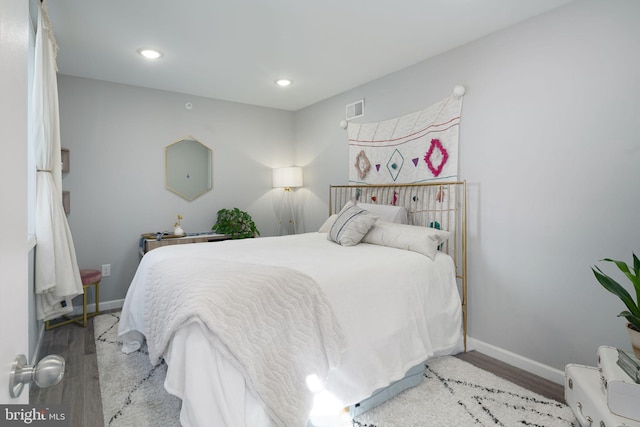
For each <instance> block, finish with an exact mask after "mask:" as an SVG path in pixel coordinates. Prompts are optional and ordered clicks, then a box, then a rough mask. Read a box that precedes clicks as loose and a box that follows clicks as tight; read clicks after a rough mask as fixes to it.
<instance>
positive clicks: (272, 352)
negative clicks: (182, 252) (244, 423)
mask: <svg viewBox="0 0 640 427" xmlns="http://www.w3.org/2000/svg"><path fill="white" fill-rule="evenodd" d="M185 271H187V272H189V274H185ZM149 277H150V282H151V283H153V286H148V287H147V300H146V301H147V307H146V311H145V325H146V328H147V334H146V338H147V344H148V348H149V357H150V359H151V361H152V363H154V364H155V363H159V362H160V358H161V357H162V355H163V354H164V353H165V350H166V348H167V346H168V344H169V341H170V340H171V338H172V337H173V335H174V334H175V332H176V331H177V330H178V329H180V328H181V327H182V326H184V325H185V324H187V323H189V322H191V321H193V320H199V321H201V322H202V324H203V325H204V326H206V329H207V330H208V331H210V332H212V333H213V334H214V335H215V336H216V337H218V338H219V342H220V344H223V345H220V346H217V347H216V351H218V352H220V353H221V354H222V355H223V356H224V357H225V358H226V359H228V360H230V361H232V363H233V364H234V365H235V367H236V369H238V370H239V371H240V372H241V373H242V374H243V377H244V378H246V379H247V381H248V382H250V383H251V387H252V389H253V390H255V391H256V393H257V395H258V396H259V397H260V398H261V399H262V401H264V402H265V408H266V409H267V411H268V413H269V415H270V416H271V418H272V419H273V420H274V422H276V424H278V425H279V426H282V427H286V426H296V425H299V426H302V425H305V423H306V421H307V419H308V418H309V412H310V411H311V409H312V407H313V393H312V392H311V391H310V390H309V388H308V387H307V384H306V380H307V377H308V376H309V375H311V374H313V375H315V376H316V377H317V378H319V379H320V380H321V381H322V382H324V381H325V380H326V378H327V374H328V373H329V370H330V369H332V368H335V367H337V366H338V363H339V361H340V355H341V353H342V352H343V351H344V349H345V340H344V335H343V333H342V329H341V328H340V325H339V324H338V321H337V320H336V318H335V315H334V314H333V310H332V309H331V306H330V305H329V303H328V301H327V299H326V297H325V295H324V292H322V289H320V287H319V286H318V284H317V283H315V281H314V280H313V279H311V278H310V277H309V276H307V275H306V274H303V273H300V272H299V271H297V270H293V269H290V268H285V267H275V266H270V265H260V264H249V263H244V262H243V263H238V262H229V261H227V260H225V261H221V260H218V259H211V258H200V257H188V258H175V259H171V260H167V261H164V262H162V263H160V264H158V265H156V267H155V268H154V269H153V271H152V272H151V273H150V275H149Z"/></svg>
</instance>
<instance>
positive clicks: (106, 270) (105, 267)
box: [102, 264, 111, 277]
mask: <svg viewBox="0 0 640 427" xmlns="http://www.w3.org/2000/svg"><path fill="white" fill-rule="evenodd" d="M109 276H111V264H102V277H109Z"/></svg>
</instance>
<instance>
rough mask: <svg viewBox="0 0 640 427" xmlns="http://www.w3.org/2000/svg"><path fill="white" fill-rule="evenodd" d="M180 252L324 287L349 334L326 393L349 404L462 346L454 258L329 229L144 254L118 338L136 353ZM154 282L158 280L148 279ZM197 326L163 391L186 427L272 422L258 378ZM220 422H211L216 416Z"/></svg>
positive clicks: (190, 328)
mask: <svg viewBox="0 0 640 427" xmlns="http://www.w3.org/2000/svg"><path fill="white" fill-rule="evenodd" d="M176 257H178V258H185V259H186V258H193V257H198V258H207V259H216V260H221V261H224V260H227V261H237V262H251V263H256V264H263V265H274V266H282V267H288V268H292V269H295V270H297V271H300V272H302V273H304V274H306V275H308V276H310V277H311V278H312V279H314V280H315V282H316V283H318V284H319V285H320V287H321V288H322V290H323V291H324V293H325V295H326V298H327V300H328V301H329V303H330V304H331V306H332V308H333V311H334V313H335V316H336V318H337V319H338V322H339V323H340V325H341V326H342V329H343V331H344V334H345V336H346V339H347V343H348V348H347V350H346V351H345V352H344V353H343V355H342V359H341V361H340V366H339V367H338V368H336V369H334V370H332V371H331V372H330V373H329V376H328V380H327V383H326V390H328V391H329V392H331V393H332V394H333V395H334V396H336V397H337V398H338V399H339V400H340V401H341V403H342V404H343V405H345V406H346V405H351V404H354V403H357V402H359V401H361V400H363V399H364V398H366V397H368V396H370V395H371V393H373V392H374V391H375V390H377V389H379V388H381V387H385V386H386V385H388V384H389V383H391V382H393V381H395V380H398V379H400V378H402V377H403V376H404V374H405V373H406V372H407V370H408V369H410V368H411V367H413V366H415V365H416V364H418V363H420V362H423V361H424V360H426V359H428V358H430V357H433V356H439V355H443V354H454V353H457V352H459V351H462V333H461V323H462V322H461V321H462V315H461V307H460V297H459V294H458V289H457V286H456V281H455V270H454V265H453V260H452V259H451V258H450V257H449V256H447V255H446V254H442V253H438V254H437V256H436V258H435V260H431V259H429V258H427V257H425V256H423V255H420V254H417V253H414V252H409V251H404V250H400V249H394V248H387V247H383V246H378V245H371V244H359V245H357V246H353V247H343V246H340V245H336V244H335V243H332V242H330V241H328V240H327V238H326V234H321V233H306V234H301V235H293V236H283V237H266V238H258V239H247V240H242V241H224V242H216V243H209V244H202V243H198V244H191V245H176V246H167V247H163V248H159V249H155V250H153V251H151V252H149V253H148V254H146V255H145V256H144V257H143V259H142V261H141V263H140V266H139V267H138V271H137V272H136V275H135V277H134V279H133V281H132V283H131V286H130V288H129V291H128V293H127V297H126V300H125V303H124V307H123V312H122V317H121V320H120V326H119V336H120V337H121V339H123V341H124V346H123V351H125V352H128V351H133V350H135V349H137V348H138V347H139V346H140V345H141V343H142V342H143V339H144V336H145V335H146V334H147V333H148V332H147V326H146V324H145V319H144V311H145V304H146V302H145V294H146V291H145V289H146V287H147V285H150V283H149V282H148V278H149V273H150V271H152V270H153V269H154V268H155V266H157V265H158V264H159V263H164V262H166V261H167V260H170V259H175V258H176ZM150 286H151V285H150ZM216 342H217V338H216V336H215V334H213V333H211V331H209V330H208V328H206V327H203V325H202V324H199V323H189V324H187V325H185V326H184V327H183V328H180V329H179V330H178V331H177V332H176V334H175V336H174V337H173V340H172V341H171V343H170V345H169V348H168V349H167V351H166V354H165V358H166V359H167V362H168V365H169V370H168V373H167V379H166V382H165V387H166V388H167V390H168V391H169V392H170V393H172V394H175V395H177V396H178V397H180V398H181V399H182V400H183V407H182V412H181V422H182V423H183V425H203V426H204V425H233V426H236V425H248V426H254V425H260V426H266V425H273V424H269V421H268V420H269V417H268V416H267V415H266V413H265V411H264V409H262V408H261V406H262V403H261V402H260V399H259V398H257V397H256V394H255V392H254V390H252V386H251V385H250V384H245V383H244V382H243V378H242V375H241V374H240V373H239V372H238V371H237V369H234V367H233V364H231V363H229V361H228V360H226V358H225V357H224V356H222V355H221V354H220V353H219V352H218V351H217V350H216V344H215V343H216ZM212 420H213V421H212Z"/></svg>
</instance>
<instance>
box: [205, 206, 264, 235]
mask: <svg viewBox="0 0 640 427" xmlns="http://www.w3.org/2000/svg"><path fill="white" fill-rule="evenodd" d="M211 229H212V230H214V231H215V232H216V233H220V234H228V235H230V236H231V238H232V239H244V238H247V237H255V236H259V235H260V231H258V229H257V227H256V225H255V223H254V222H253V219H252V218H251V215H249V214H248V213H247V212H244V211H241V210H240V209H238V208H233V209H220V210H219V211H218V213H217V219H216V223H215V224H214V225H213V226H212V227H211Z"/></svg>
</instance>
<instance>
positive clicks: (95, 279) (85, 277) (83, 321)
mask: <svg viewBox="0 0 640 427" xmlns="http://www.w3.org/2000/svg"><path fill="white" fill-rule="evenodd" d="M80 278H81V279H82V291H83V293H82V316H78V317H69V316H63V317H65V318H67V319H68V320H65V321H63V322H60V323H55V324H51V323H50V321H49V320H47V321H46V322H45V329H46V330H49V329H53V328H57V327H58V326H62V325H67V324H69V323H72V322H73V323H77V324H78V325H80V326H82V327H83V328H86V327H87V319H88V318H90V317H93V316H96V315H98V314H100V280H102V273H101V272H100V271H98V270H89V269H87V270H80ZM89 286H95V287H96V310H95V311H94V312H92V313H87V288H88V287H89Z"/></svg>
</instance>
